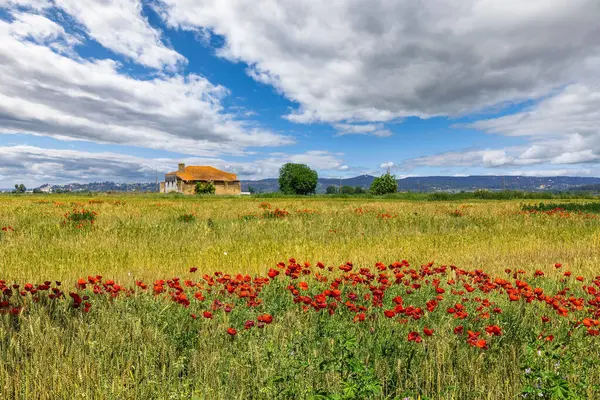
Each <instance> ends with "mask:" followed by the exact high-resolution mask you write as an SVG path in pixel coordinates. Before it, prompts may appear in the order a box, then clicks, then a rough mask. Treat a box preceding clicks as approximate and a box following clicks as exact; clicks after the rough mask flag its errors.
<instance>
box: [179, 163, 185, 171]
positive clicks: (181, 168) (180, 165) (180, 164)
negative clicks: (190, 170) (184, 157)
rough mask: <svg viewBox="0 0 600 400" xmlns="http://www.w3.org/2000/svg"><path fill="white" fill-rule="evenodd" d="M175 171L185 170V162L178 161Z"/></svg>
mask: <svg viewBox="0 0 600 400" xmlns="http://www.w3.org/2000/svg"><path fill="white" fill-rule="evenodd" d="M177 172H185V164H184V163H179V169H178V170H177Z"/></svg>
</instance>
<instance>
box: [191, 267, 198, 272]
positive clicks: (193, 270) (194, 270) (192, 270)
mask: <svg viewBox="0 0 600 400" xmlns="http://www.w3.org/2000/svg"><path fill="white" fill-rule="evenodd" d="M196 271H198V268H196V267H192V268H190V272H196Z"/></svg>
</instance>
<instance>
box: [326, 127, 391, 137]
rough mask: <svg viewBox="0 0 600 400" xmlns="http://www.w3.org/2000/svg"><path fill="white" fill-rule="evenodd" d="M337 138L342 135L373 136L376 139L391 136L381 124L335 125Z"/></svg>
mask: <svg viewBox="0 0 600 400" xmlns="http://www.w3.org/2000/svg"><path fill="white" fill-rule="evenodd" d="M334 127H335V129H336V130H337V135H338V136H343V135H373V136H378V137H387V136H392V132H391V131H389V130H388V129H385V127H384V125H383V124H335V125H334Z"/></svg>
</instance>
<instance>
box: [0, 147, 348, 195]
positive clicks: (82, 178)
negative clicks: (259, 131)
mask: <svg viewBox="0 0 600 400" xmlns="http://www.w3.org/2000/svg"><path fill="white" fill-rule="evenodd" d="M339 157H340V155H339V154H333V153H329V152H327V151H310V152H306V153H300V154H286V153H276V154H272V155H270V156H269V157H266V158H258V159H256V160H253V161H244V162H239V161H228V160H224V159H221V158H216V157H184V158H177V159H176V158H153V159H150V158H143V157H137V156H131V155H126V154H120V153H114V152H89V151H79V150H65V149H43V148H39V147H35V146H24V145H20V146H0V187H12V186H13V185H14V184H15V183H21V182H23V183H25V184H26V185H28V186H32V185H34V186H35V185H41V184H43V183H53V184H60V183H68V182H91V181H105V180H109V181H117V182H148V181H154V179H155V177H156V173H157V171H158V174H159V180H162V179H163V178H164V175H163V174H164V173H166V172H170V171H173V170H175V169H176V168H177V163H179V162H185V163H186V164H188V165H212V166H215V167H217V168H221V169H224V170H227V171H232V172H235V173H236V174H237V175H238V178H240V179H245V180H251V179H252V180H254V179H262V178H267V177H273V176H277V174H278V172H279V168H280V167H281V166H282V165H283V164H285V163H287V162H300V163H307V164H309V165H310V166H311V167H312V168H315V169H317V170H318V171H319V172H327V171H332V170H342V171H343V170H345V168H344V165H343V163H342V160H341V159H340V158H339Z"/></svg>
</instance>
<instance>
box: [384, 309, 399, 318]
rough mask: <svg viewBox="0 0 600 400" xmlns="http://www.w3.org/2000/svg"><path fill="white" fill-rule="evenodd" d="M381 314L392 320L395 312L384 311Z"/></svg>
mask: <svg viewBox="0 0 600 400" xmlns="http://www.w3.org/2000/svg"><path fill="white" fill-rule="evenodd" d="M383 314H384V315H385V316H386V317H387V318H394V317H395V316H396V311H394V310H385V311H384V312H383Z"/></svg>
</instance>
